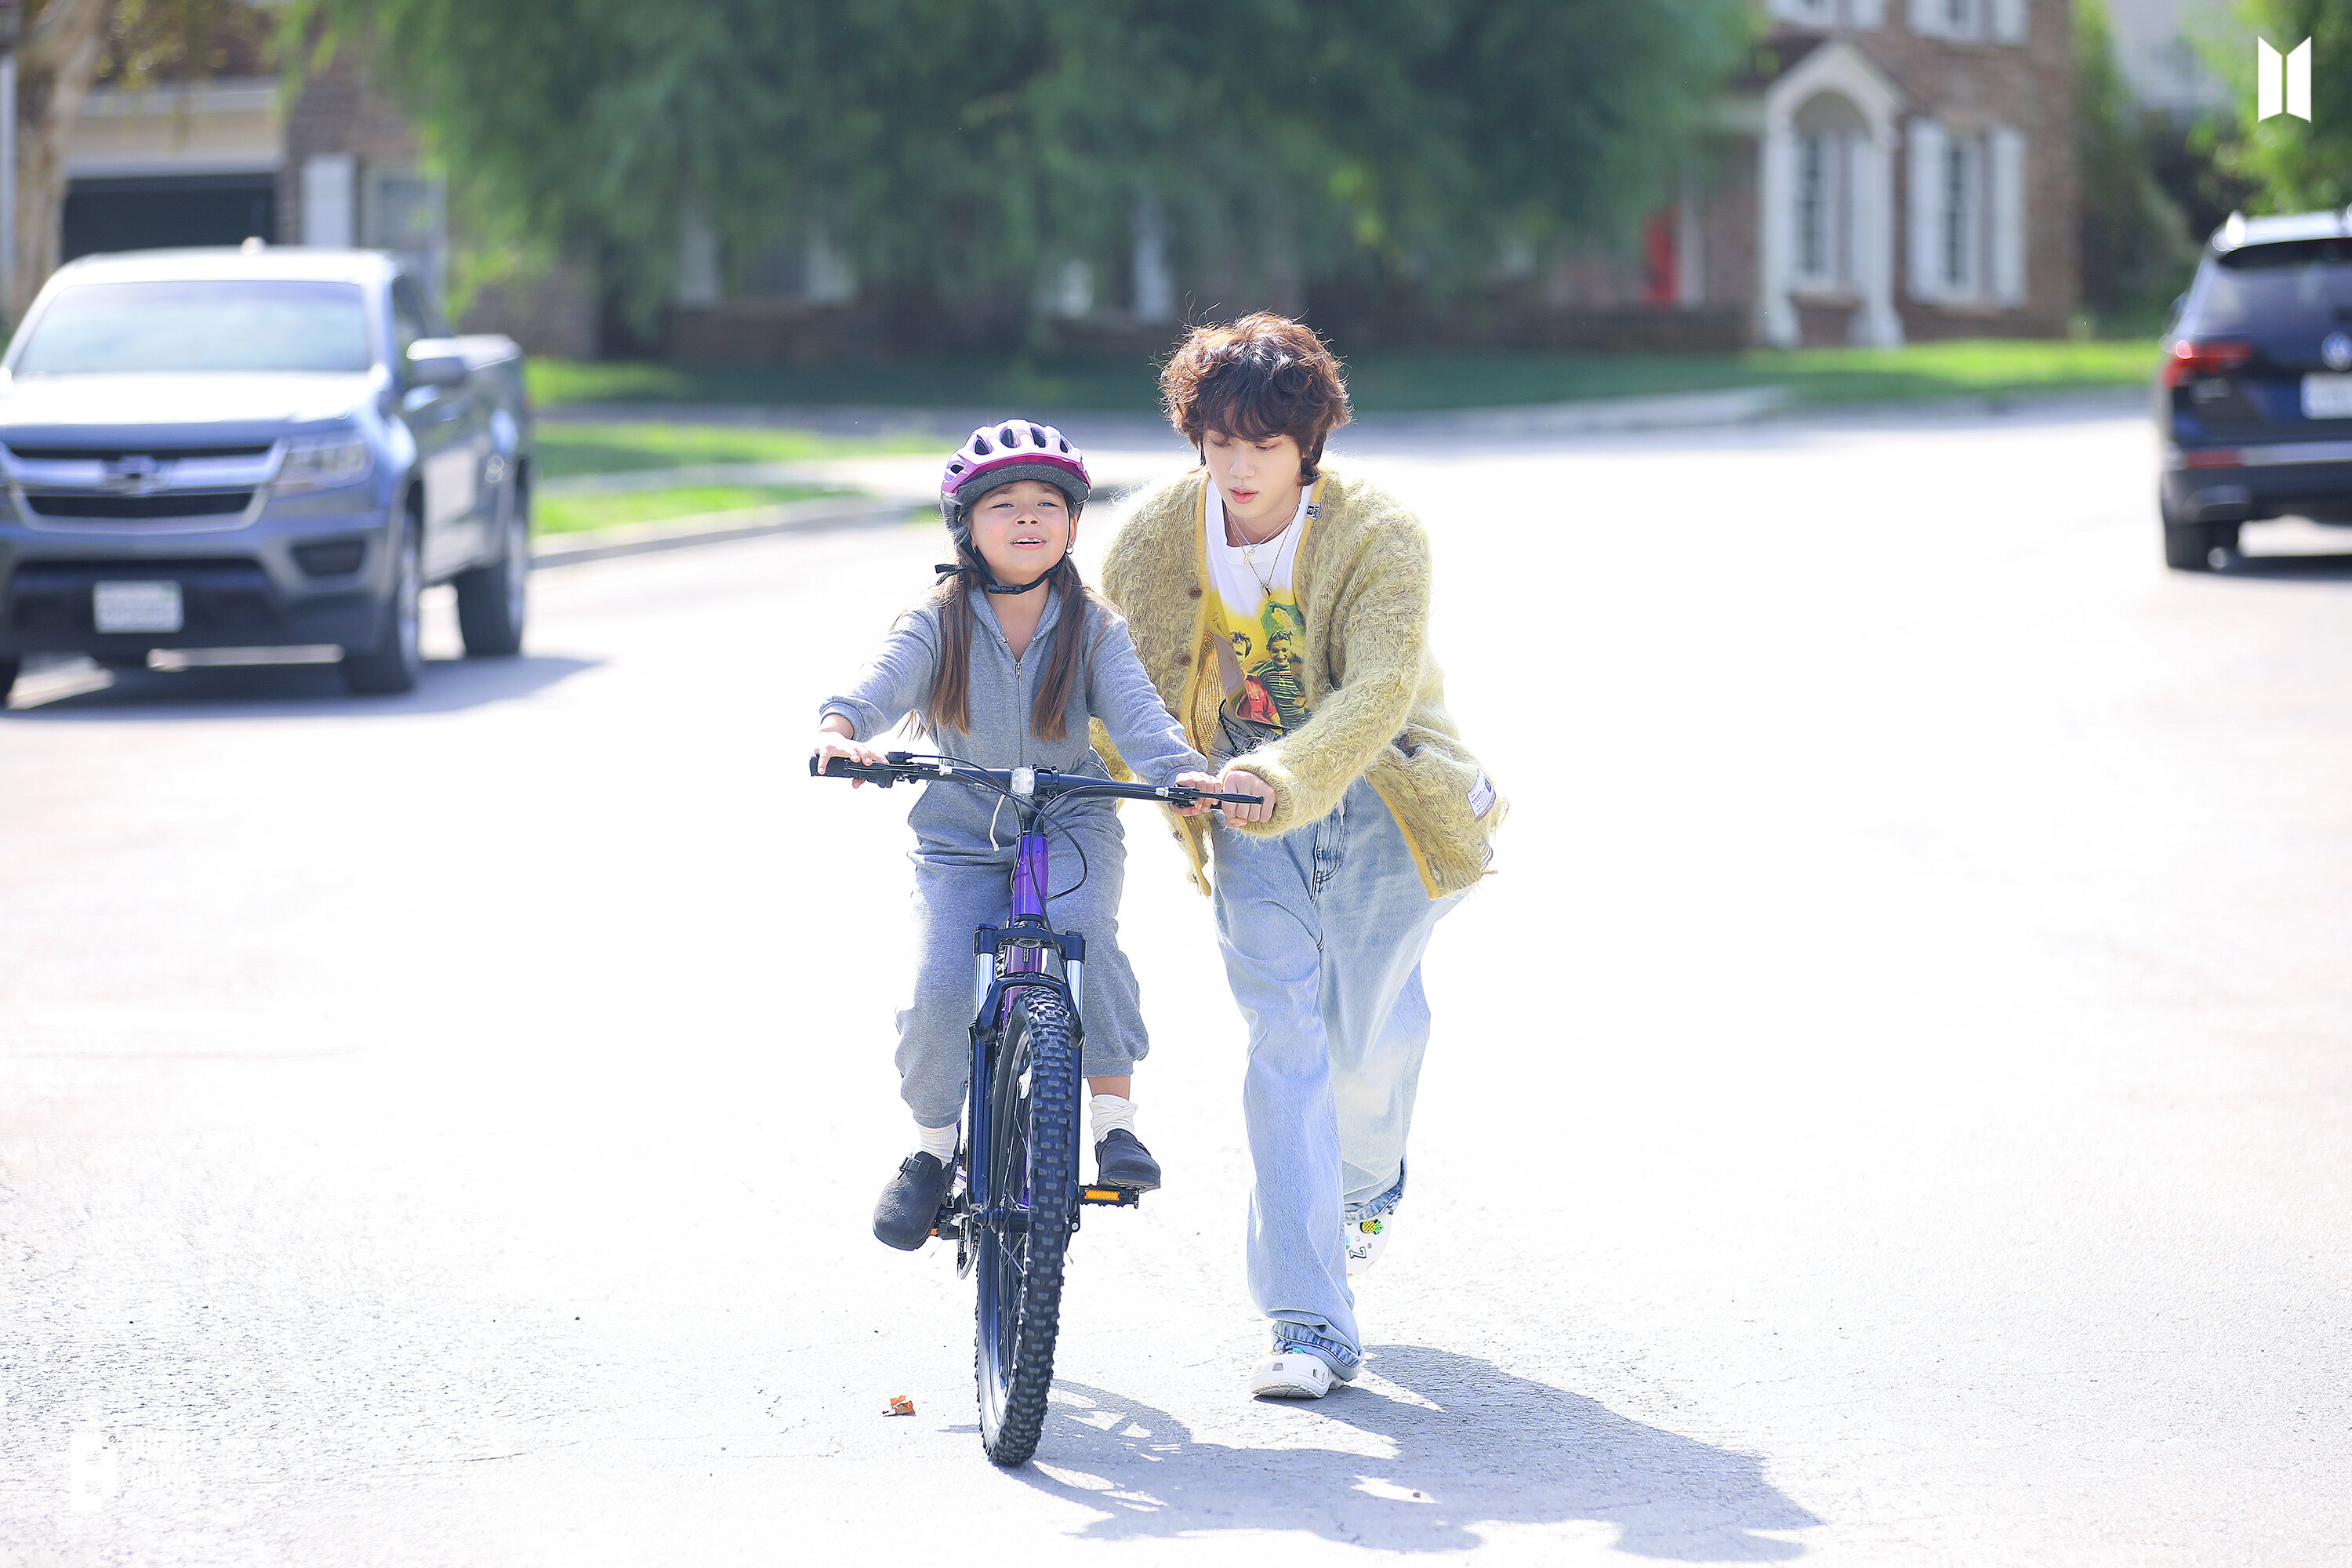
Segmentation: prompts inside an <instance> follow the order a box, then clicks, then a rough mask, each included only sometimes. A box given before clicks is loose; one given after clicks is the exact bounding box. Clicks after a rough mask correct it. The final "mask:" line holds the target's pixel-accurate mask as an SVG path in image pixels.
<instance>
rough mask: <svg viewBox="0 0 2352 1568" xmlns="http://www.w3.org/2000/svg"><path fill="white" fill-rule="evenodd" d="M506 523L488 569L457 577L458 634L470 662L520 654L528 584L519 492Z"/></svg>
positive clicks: (526, 530)
mask: <svg viewBox="0 0 2352 1568" xmlns="http://www.w3.org/2000/svg"><path fill="white" fill-rule="evenodd" d="M510 510H511V511H512V513H513V515H511V516H510V517H509V518H508V519H507V522H506V530H505V531H506V544H505V547H504V548H503V549H501V550H500V551H499V558H498V559H497V560H496V561H493V562H491V563H489V564H488V566H477V567H475V568H474V569H473V570H472V571H470V572H466V573H462V574H459V575H458V578H457V633H458V635H459V636H460V637H464V638H465V641H466V657H467V658H511V657H512V656H514V655H515V654H519V653H520V652H521V651H522V626H523V617H524V616H525V614H526V613H527V611H528V608H529V605H528V603H527V600H528V596H529V584H530V514H529V513H528V512H526V511H525V510H523V505H522V498H521V496H520V493H519V492H518V494H517V495H516V498H515V501H514V504H513V506H512V508H511V509H510Z"/></svg>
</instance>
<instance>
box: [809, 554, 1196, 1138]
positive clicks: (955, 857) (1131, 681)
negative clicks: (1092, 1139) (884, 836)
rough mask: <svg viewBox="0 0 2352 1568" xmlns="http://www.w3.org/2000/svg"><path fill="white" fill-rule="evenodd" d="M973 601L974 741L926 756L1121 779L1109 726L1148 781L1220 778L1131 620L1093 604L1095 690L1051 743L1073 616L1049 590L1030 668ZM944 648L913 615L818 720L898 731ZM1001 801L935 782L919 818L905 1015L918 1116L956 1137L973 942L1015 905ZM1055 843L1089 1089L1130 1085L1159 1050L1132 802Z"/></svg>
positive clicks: (1098, 813) (1074, 805) (909, 1089)
mask: <svg viewBox="0 0 2352 1568" xmlns="http://www.w3.org/2000/svg"><path fill="white" fill-rule="evenodd" d="M966 591H967V592H968V593H969V594H970V595H971V602H972V608H973V610H974V612H975V615H974V620H975V622H976V625H975V626H973V629H972V638H971V685H970V688H969V690H970V696H971V733H970V734H959V733H958V732H956V731H952V730H950V731H943V732H941V733H940V734H939V735H937V736H934V737H933V738H932V739H931V740H930V741H929V742H925V743H924V744H923V745H921V746H918V747H916V748H915V749H917V750H929V751H935V752H941V753H945V754H948V755H952V756H956V757H960V758H961V759H962V760H963V761H965V762H968V763H974V764H976V765H978V766H980V767H984V768H1012V767H1021V766H1027V767H1033V768H1040V769H1044V768H1051V769H1053V770H1055V772H1057V773H1085V774H1087V776H1089V777H1092V778H1108V776H1109V775H1108V773H1105V771H1104V769H1103V765H1102V763H1101V760H1100V759H1098V758H1097V756H1096V755H1095V752H1094V747H1093V746H1092V745H1091V744H1090V743H1089V742H1088V740H1087V721H1089V720H1090V719H1098V720H1100V721H1102V724H1103V727H1104V728H1105V729H1106V730H1108V731H1110V735H1111V739H1112V740H1113V741H1114V742H1116V743H1117V744H1118V752H1119V755H1120V756H1121V757H1122V758H1124V759H1125V760H1126V763H1127V765H1128V766H1129V768H1130V769H1132V770H1133V771H1134V773H1135V776H1136V777H1137V778H1139V779H1140V780H1142V781H1143V782H1145V783H1147V784H1166V783H1168V782H1169V781H1170V780H1171V779H1172V778H1174V777H1175V776H1176V775H1177V774H1178V773H1183V772H1185V771H1187V770H1188V769H1199V770H1202V771H1206V770H1207V766H1208V764H1207V763H1206V762H1205V761H1204V760H1203V759H1202V756H1201V754H1200V753H1199V752H1195V751H1193V750H1192V747H1191V746H1190V745H1188V744H1186V743H1185V740H1184V732H1183V731H1182V729H1181V727H1180V726H1179V725H1178V724H1177V722H1176V721H1175V720H1174V719H1173V718H1171V717H1170V716H1169V712H1168V710H1167V709H1166V708H1165V707H1164V706H1163V705H1162V704H1161V703H1160V693H1159V692H1158V691H1156V690H1155V689H1153V688H1152V685H1151V680H1150V677H1149V676H1147V675H1145V674H1144V672H1143V665H1142V663H1141V661H1140V660H1139V659H1138V658H1136V656H1135V644H1134V643H1133V642H1132V641H1130V640H1129V637H1128V635H1127V623H1126V621H1125V620H1123V619H1121V618H1120V616H1118V614H1117V613H1116V612H1115V611H1112V610H1110V609H1108V608H1107V607H1106V606H1104V605H1102V604H1100V603H1099V602H1097V603H1093V604H1089V605H1087V606H1086V628H1087V638H1088V644H1089V646H1088V647H1087V650H1086V657H1085V662H1084V666H1083V668H1084V674H1085V679H1082V680H1077V681H1073V682H1072V683H1071V690H1070V702H1069V707H1068V709H1067V710H1066V712H1065V714H1064V721H1065V727H1064V735H1065V738H1064V739H1062V740H1059V741H1044V740H1040V739H1039V738H1038V737H1037V735H1036V733H1035V732H1034V731H1033V730H1032V729H1031V728H1030V723H1029V709H1030V704H1031V702H1032V701H1033V700H1034V699H1035V697H1036V693H1037V679H1038V677H1039V675H1040V673H1041V672H1042V671H1043V670H1044V668H1045V661H1046V658H1047V656H1048V654H1049V653H1050V652H1051V651H1052V648H1053V647H1054V643H1053V639H1054V638H1055V637H1058V636H1060V635H1062V620H1063V617H1064V616H1068V615H1069V614H1070V610H1071V606H1070V605H1067V604H1066V603H1065V602H1064V601H1063V598H1062V595H1061V591H1060V590H1059V589H1056V588H1051V587H1048V588H1044V589H1041V590H1038V591H1039V592H1042V593H1044V594H1045V595H1047V598H1046V601H1045V614H1044V616H1042V617H1041V618H1040V619H1039V621H1038V623H1037V631H1036V634H1035V635H1034V637H1031V638H1030V640H1029V647H1028V650H1027V651H1026V652H1025V653H1024V654H1023V655H1022V657H1021V658H1017V659H1016V658H1013V648H1012V645H1011V644H1009V643H1008V642H1006V641H1005V638H1004V633H1003V629H1002V627H1000V626H998V624H997V619H996V610H995V606H994V605H992V604H991V603H990V602H989V596H988V595H986V594H985V593H983V592H982V591H981V590H980V589H978V588H969V589H967V590H966ZM942 642H943V634H942V633H941V631H940V614H939V611H938V609H937V608H935V607H934V606H932V605H929V604H925V605H919V606H918V607H917V608H915V609H912V610H909V611H908V612H907V614H906V615H905V616H902V617H900V619H899V621H898V625H897V626H894V627H892V628H891V630H890V634H889V636H887V637H885V638H884V639H883V641H882V646H881V647H880V648H879V649H878V650H877V652H876V653H875V655H874V657H873V658H871V659H869V660H867V661H866V666H865V668H862V669H860V670H859V671H858V672H857V678H856V680H855V681H854V682H852V683H851V686H850V689H849V690H848V691H847V692H846V693H845V694H844V695H841V696H838V697H829V698H827V699H825V700H824V704H823V706H822V707H821V708H820V710H819V720H818V721H819V722H820V723H821V722H823V721H824V715H826V714H832V713H838V714H840V715H842V717H844V718H845V719H847V720H848V721H850V723H851V725H852V726H853V727H854V729H855V731H856V738H857V739H858V740H861V741H871V740H873V739H875V738H876V737H877V736H878V735H882V734H885V733H887V732H888V731H891V730H893V729H896V728H897V727H898V721H900V720H902V719H904V718H905V717H906V716H907V715H908V713H910V712H913V711H916V710H919V709H920V708H921V707H922V705H923V702H924V700H926V699H927V698H928V697H929V695H930V690H931V682H932V679H933V678H934V676H935V674H936V672H937V670H938V668H939V656H940V647H941V646H942ZM999 805H1000V803H999V801H998V797H996V796H995V795H991V794H990V793H988V792H987V791H985V790H976V789H972V788H971V787H970V786H968V785H964V784H925V785H923V786H922V794H921V795H919V796H918V797H917V798H916V800H915V803H914V805H913V806H912V807H911V808H909V809H908V813H907V823H908V826H911V827H912V828H913V829H914V830H915V848H914V851H913V853H912V854H911V855H910V856H909V857H908V858H910V859H911V860H913V861H914V863H915V909H914V915H915V954H916V958H915V963H916V970H915V996H914V1001H913V1004H912V1005H909V1006H908V1007H907V1008H906V1009H905V1010H903V1011H902V1012H900V1013H899V1015H898V1083H899V1092H900V1093H901V1094H902V1095H904V1096H905V1097H906V1100H907V1104H908V1109H910V1110H913V1111H914V1113H915V1120H916V1121H918V1122H919V1123H921V1124H922V1125H923V1126H925V1127H945V1126H947V1125H948V1124H949V1123H950V1122H952V1121H956V1120H957V1119H958V1118H959V1117H960V1116H961V1114H962V1110H963V1100H964V1080H965V1078H966V1077H967V1075H968V1073H969V1071H970V1065H971V1064H970V1057H971V1046H970V1040H969V1037H968V1033H967V1031H968V1030H969V1029H970V1028H971V1012H972V994H971V933H972V930H973V928H974V927H976V926H981V925H992V924H997V923H1001V922H1002V921H1003V919H1004V917H1005V915H1006V913H1007V911H1008V910H1010V909H1011V907H1012V879H1013V853H1014V841H1015V839H1016V837H1018V829H1017V827H1016V826H1014V823H1013V815H1012V813H1010V812H1007V811H1002V810H998V809H992V808H996V807H998V806H999ZM1046 843H1047V847H1048V849H1049V850H1050V852H1051V855H1052V858H1053V872H1054V875H1053V891H1052V895H1051V897H1050V899H1049V900H1048V901H1047V903H1046V906H1045V912H1046V916H1047V918H1048V919H1050V920H1051V921H1053V923H1054V927H1055V930H1057V931H1077V932H1078V933H1080V934H1081V935H1083V936H1084V937H1085V938H1086V939H1087V967H1086V979H1085V994H1083V995H1081V996H1080V997H1079V998H1078V1012H1079V1016H1080V1019H1081V1021H1082V1022H1083V1024H1084V1026H1085V1028H1086V1060H1085V1071H1086V1074H1087V1077H1089V1078H1100V1077H1117V1076H1118V1075H1120V1074H1122V1073H1125V1072H1127V1071H1128V1070H1129V1068H1132V1067H1133V1066H1134V1064H1135V1063H1137V1062H1139V1061H1140V1060H1142V1059H1143V1057H1144V1055H1145V1054H1146V1053H1147V1052H1148V1051H1149V1050H1150V1041H1149V1040H1148V1039H1147V1038H1146V1037H1145V1034H1144V1028H1143V1015H1142V1010H1141V1005H1140V997H1139V994H1138V990H1137V986H1136V982H1135V971H1134V969H1133V968H1132V967H1131V966H1130V965H1129V963H1128V962H1127V954H1126V953H1124V952H1120V951H1119V946H1118V897H1119V890H1120V888H1121V887H1122V885H1123V884H1124V883H1125V881H1126V879H1127V844H1126V839H1125V837H1124V836H1123V835H1122V834H1121V833H1120V831H1119V825H1118V810H1117V803H1116V802H1114V801H1109V800H1084V801H1073V802H1071V803H1070V804H1069V805H1066V806H1064V807H1062V808H1061V809H1059V810H1057V811H1056V812H1055V814H1054V821H1053V826H1052V827H1051V828H1050V829H1049V830H1048V836H1047V839H1046ZM1081 879H1083V885H1081Z"/></svg>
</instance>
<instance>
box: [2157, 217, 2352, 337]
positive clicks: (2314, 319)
mask: <svg viewBox="0 0 2352 1568" xmlns="http://www.w3.org/2000/svg"><path fill="white" fill-rule="evenodd" d="M2189 316H2190V319H2191V320H2192V321H2194V322H2195V325H2196V330H2197V331H2200V332H2216V331H2246V330H2254V331H2260V330H2262V329H2263V328H2268V327H2297V326H2306V325H2316V324H2317V323H2319V322H2321V321H2352V239H2289V240H2281V241H2279V242H2278V243H2276V244H2274V245H2244V246H2240V247H2238V248H2237V249H2235V250H2232V251H2231V252H2229V253H2228V254H2227V255H2224V256H2218V257H2216V258H2213V264H2212V265H2211V266H2210V267H2208V268H2206V269H2205V281H2204V289H2203V292H2202V295H2201V297H2200V299H2199V300H2197V303H2196V307H2195V309H2194V310H2191V311H2190V312H2189Z"/></svg>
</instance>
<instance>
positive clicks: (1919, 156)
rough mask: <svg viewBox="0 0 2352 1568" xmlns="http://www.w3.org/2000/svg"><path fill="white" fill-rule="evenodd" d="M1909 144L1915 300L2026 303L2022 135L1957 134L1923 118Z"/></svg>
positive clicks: (1993, 129)
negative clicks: (1956, 198) (1956, 188)
mask: <svg viewBox="0 0 2352 1568" xmlns="http://www.w3.org/2000/svg"><path fill="white" fill-rule="evenodd" d="M1909 142H1910V145H1909V148H1908V152H1909V163H1908V169H1909V177H1908V183H1909V186H1910V190H1909V196H1908V206H1909V209H1910V210H1909V214H1908V216H1909V228H1908V232H1909V236H1910V241H1909V245H1908V247H1907V249H1908V256H1907V258H1906V273H1907V274H1908V276H1907V278H1906V284H1907V286H1908V292H1909V293H1910V296H1911V298H1913V299H1914V300H1921V301H1924V302H1926V303H1929V304H1937V305H1959V306H1983V305H1995V306H2000V307H2015V306H2020V305H2022V304H2024V303H2025V302H2026V299H2027V278H2026V253H2027V238H2028V226H2027V216H2028V213H2027V204H2026V167H2027V163H2026V147H2025V137H2024V135H2023V134H2022V133H2021V132H2018V131H2016V130H2014V129H2012V128H2011V127H2009V126H2006V125H1993V126H1989V127H1986V128H1984V129H1982V130H1967V131H1954V130H1952V129H1950V128H1948V127H1946V126H1944V125H1941V124H1939V123H1937V121H1933V120H1927V119H1919V120H1914V121H1911V124H1910V128H1909ZM1956 174H1957V175H1958V180H1959V184H1958V191H1957V192H1955V189H1954V185H1953V178H1954V176H1955V175H1956ZM1955 195H1957V197H1958V204H1957V205H1955V202H1954V197H1955ZM1956 261H1957V262H1958V276H1957V277H1956V276H1954V267H1953V264H1954V263H1955V262H1956Z"/></svg>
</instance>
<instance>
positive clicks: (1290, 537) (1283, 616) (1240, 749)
mask: <svg viewBox="0 0 2352 1568" xmlns="http://www.w3.org/2000/svg"><path fill="white" fill-rule="evenodd" d="M1208 489H1209V498H1208V503H1207V505H1205V506H1204V507H1202V523H1203V526H1204V528H1205V529H1206V531H1207V538H1206V540H1205V543H1206V544H1207V547H1208V549H1207V554H1208V560H1209V618H1210V621H1211V623H1212V625H1213V626H1214V627H1215V629H1216V631H1217V634H1218V637H1219V638H1220V640H1219V642H1218V645H1217V669H1218V673H1219V674H1220V675H1221V676H1222V677H1223V680H1224V700H1223V701H1222V702H1221V703H1220V704H1219V705H1218V710H1217V741H1216V744H1215V745H1214V747H1213V748H1212V750H1213V752H1214V753H1215V755H1216V758H1217V760H1218V761H1219V762H1231V761H1233V760H1234V758H1235V757H1238V756H1241V755H1243V754H1244V753H1245V752H1253V751H1255V750H1256V749H1257V748H1258V747H1259V746H1261V745H1263V744H1265V742H1267V741H1270V740H1273V739H1274V738H1276V736H1279V735H1282V734H1285V733H1286V732H1287V731H1292V730H1295V729H1297V727H1298V726H1299V725H1301V724H1304V723H1305V722H1307V679H1306V667H1305V664H1304V662H1303V661H1304V659H1305V658H1306V651H1307V650H1306V639H1307V618H1306V616H1302V615H1300V614H1299V611H1298V591H1297V584H1296V581H1295V576H1294V574H1296V572H1297V566H1298V550H1299V546H1300V544H1301V543H1302V542H1304V541H1305V539H1306V537H1307V528H1308V527H1309V526H1310V525H1311V524H1312V523H1313V521H1314V519H1315V515H1316V511H1317V508H1316V506H1315V492H1314V490H1313V489H1311V488H1310V489H1306V490H1302V491H1300V492H1299V497H1298V510H1297V512H1296V513H1294V514H1292V516H1291V519H1290V521H1289V523H1288V524H1287V525H1286V526H1285V527H1284V529H1283V531H1281V532H1280V533H1277V534H1276V535H1275V536H1274V537H1273V538H1271V539H1268V540H1266V541H1265V542H1262V543H1258V544H1228V543H1226V542H1225V502H1224V498H1223V496H1221V495H1219V494H1218V493H1217V487H1216V485H1215V484H1214V483H1211V484H1210V485H1209V487H1208Z"/></svg>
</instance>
